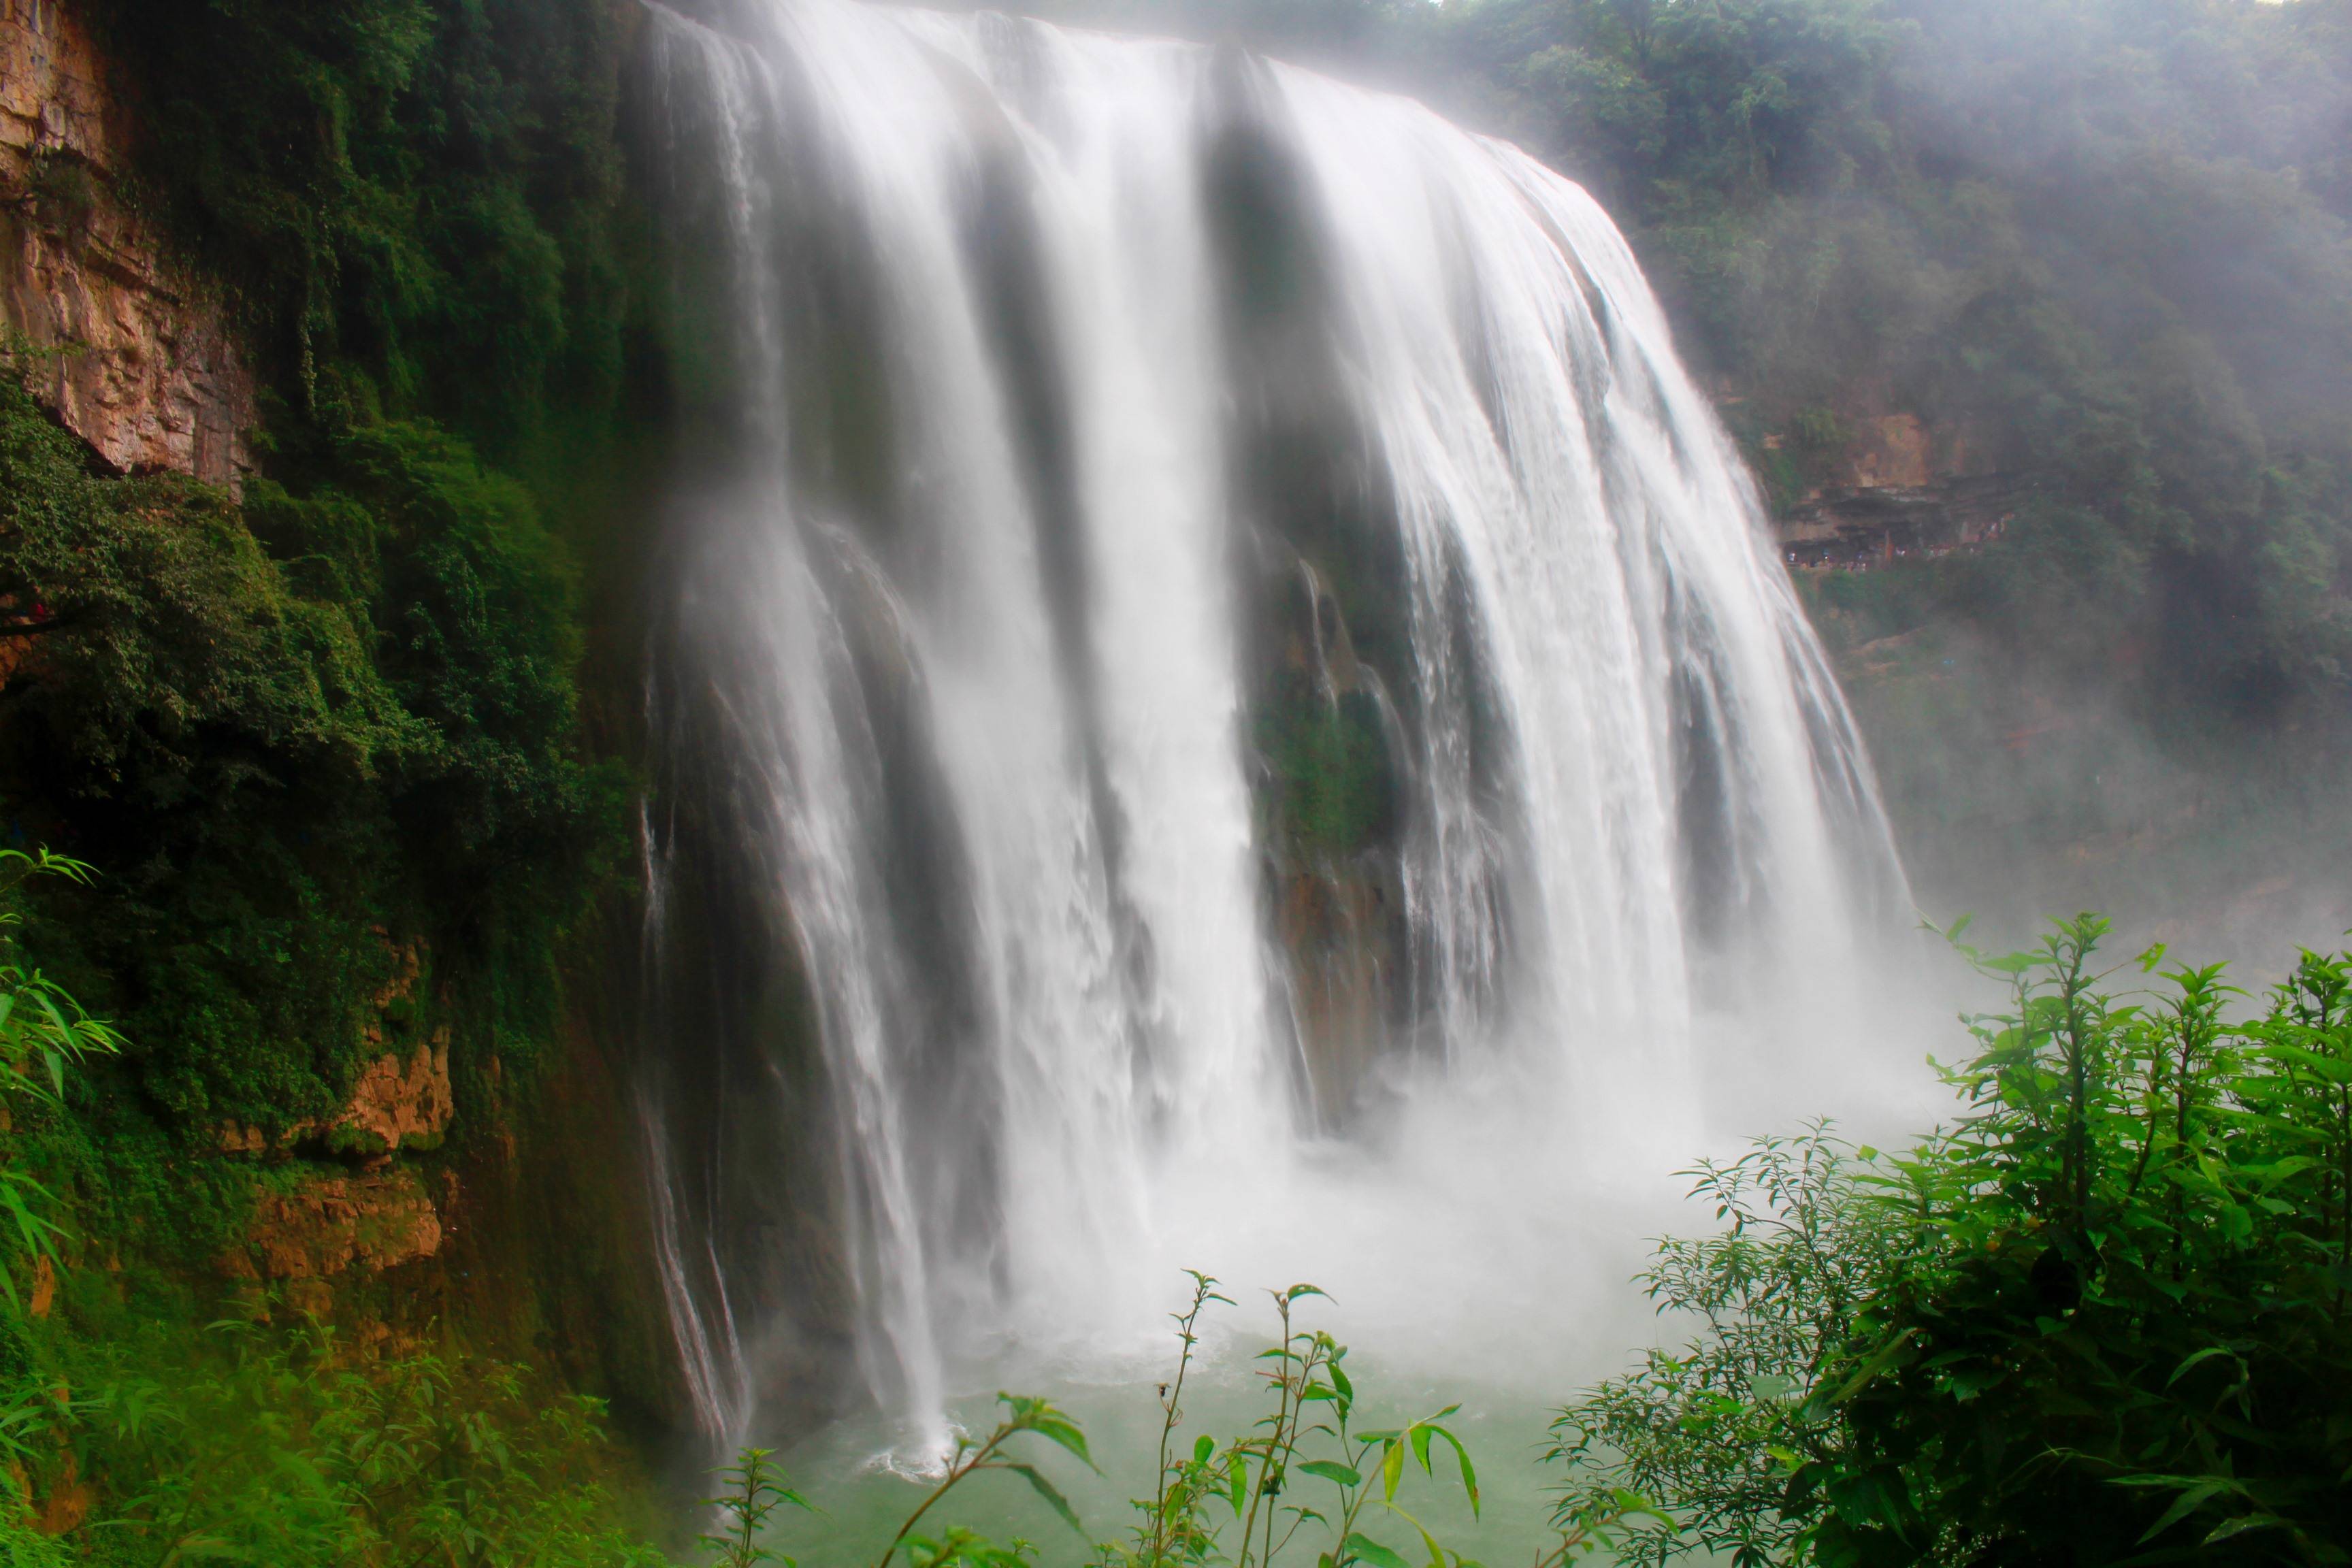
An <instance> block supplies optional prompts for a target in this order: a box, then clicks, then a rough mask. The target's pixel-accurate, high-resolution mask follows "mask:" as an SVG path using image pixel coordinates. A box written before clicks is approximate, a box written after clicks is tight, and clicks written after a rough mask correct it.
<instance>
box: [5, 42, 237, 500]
mask: <svg viewBox="0 0 2352 1568" xmlns="http://www.w3.org/2000/svg"><path fill="white" fill-rule="evenodd" d="M125 143H126V127H125V126H124V125H123V124H122V122H121V112H120V110H118V108H117V106H116V105H115V104H114V103H113V102H112V100H110V98H109V96H108V93H107V91H106V88H105V84H104V80H103V77H102V75H101V72H100V65H99V60H98V57H97V55H96V53H95V52H94V50H93V49H92V47H91V44H90V40H89V34H88V33H87V31H85V30H84V28H83V27H82V26H81V25H80V23H79V19H78V17H77V16H76V15H75V14H74V12H73V11H72V10H70V9H69V8H68V7H67V6H66V5H64V4H62V3H61V0H0V315H5V321H6V325H7V327H8V329H9V330H10V331H11V332H13V333H15V334H16V335H18V336H20V337H21V338H23V339H24V340H26V342H28V343H29V344H30V345H31V346H32V347H33V348H34V349H36V350H56V351H58V352H56V353H47V354H40V355H39V356H38V357H37V359H36V361H35V364H34V371H33V374H32V376H31V381H32V384H33V389H34V392H35V394H36V395H37V396H38V397H39V398H40V399H41V401H42V402H43V403H44V404H46V405H47V406H48V407H49V408H50V409H52V410H53V411H54V412H55V413H56V414H57V416H58V419H59V420H60V421H61V422H62V423H63V424H64V425H65V426H66V427H67V428H68V429H69V430H71V431H72V432H73V433H74V434H75V435H77V436H79V437H81V438H82V439H83V440H84V441H86V442H88V443H89V446H90V447H91V448H92V449H93V450H95V451H96V452H97V453H98V454H99V455H100V457H101V458H104V459H105V460H106V461H107V462H108V463H109V464H110V465H111V466H112V467H113V468H116V469H118V470H120V471H121V472H124V473H132V472H145V471H152V470H159V469H171V470H175V471H177V472H181V473H186V474H194V475H195V476H196V477H197V478H199V479H208V480H211V481H213V482H215V483H219V484H226V485H231V486H234V485H235V484H236V481H237V476H238V475H239V473H240V472H241V471H242V470H243V468H244V466H245V456H246V455H245V447H244V438H243V432H244V431H245V430H246V428H247V426H250V425H251V424H252V422H253V404H254V389H253V383H252V379H251V377H250V376H249V375H248V374H247V371H246V368H245V365H244V363H243V362H242V360H241V359H240V358H239V356H238V354H237V352H236V345H235V343H234V342H233V341H232V339H231V336H230V334H229V331H228V330H227V323H226V319H225V316H224V313H223V310H222V309H221V307H220V304H219V302H218V301H217V300H214V299H212V298H209V297H207V296H206V295H205V293H204V292H203V291H202V290H199V289H196V288H194V286H193V285H192V284H191V283H190V282H189V281H188V280H187V279H184V278H183V277H182V276H181V275H180V274H179V273H178V272H177V271H176V269H174V268H172V267H170V266H169V265H168V264H167V263H166V262H165V261H164V260H163V246H162V241H161V236H160V235H159V234H158V233H157V232H156V230H155V227H154V226H153V225H152V223H151V222H149V221H147V220H145V219H142V218H141V217H140V216H137V215H136V214H134V213H133V212H132V211H131V209H130V207H129V206H128V205H126V204H125V203H124V202H123V201H122V200H121V197H120V195H118V193H117V188H116V187H117V184H118V181H119V178H120V176H121V168H122V163H121V157H122V153H123V149H124V146H125Z"/></svg>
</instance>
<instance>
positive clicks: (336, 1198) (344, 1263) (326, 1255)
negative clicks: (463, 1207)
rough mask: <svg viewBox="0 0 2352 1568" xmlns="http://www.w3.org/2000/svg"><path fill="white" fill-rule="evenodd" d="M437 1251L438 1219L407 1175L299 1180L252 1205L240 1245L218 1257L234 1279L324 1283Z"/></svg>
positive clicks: (413, 1178) (430, 1202)
mask: <svg viewBox="0 0 2352 1568" xmlns="http://www.w3.org/2000/svg"><path fill="white" fill-rule="evenodd" d="M440 1250H441V1215H440V1211H439V1210H437V1209H436V1208H435V1207H434V1205H433V1198H432V1194H429V1193H427V1192H426V1191H425V1184H424V1182H423V1181H421V1180H420V1179H419V1178H418V1177H417V1176H416V1174H415V1173H414V1172H411V1171H407V1170H400V1169H394V1170H388V1171H372V1172H369V1173H364V1174H362V1175H353V1176H329V1175H319V1174H306V1175H304V1176H303V1177H302V1178H301V1179H300V1180H299V1182H298V1183H297V1184H295V1185H294V1186H293V1187H291V1188H290V1189H289V1190H286V1191H283V1192H276V1193H269V1194H265V1195H264V1196H263V1197H262V1198H261V1200H260V1201H259V1202H258V1203H257V1204H256V1205H254V1211H253V1223H252V1224H251V1225H250V1226H248V1227H247V1231H246V1237H245V1241H244V1243H243V1244H242V1245H241V1246H240V1247H236V1248H235V1249H233V1250H232V1251H231V1252H230V1253H229V1254H228V1255H227V1256H226V1258H222V1259H221V1272H223V1273H224V1274H226V1275H228V1276H229V1277H230V1278H232V1279H278V1280H290V1279H329V1278H331V1277H332V1276H334V1275H337V1274H341V1273H342V1272H344V1271H345V1270H347V1269H351V1268H362V1269H368V1270H377V1269H384V1268H393V1267H394V1266H395V1265H398V1264H402V1263H407V1262H411V1261H413V1260H415V1259H416V1258H430V1257H432V1256H433V1255H434V1254H435V1253H436V1252H439V1251H440Z"/></svg>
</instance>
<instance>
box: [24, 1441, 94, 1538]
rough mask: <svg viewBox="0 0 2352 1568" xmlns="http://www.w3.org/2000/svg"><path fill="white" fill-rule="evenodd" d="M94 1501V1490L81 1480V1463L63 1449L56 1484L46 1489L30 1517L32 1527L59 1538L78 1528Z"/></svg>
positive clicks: (72, 1453)
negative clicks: (39, 1504) (38, 1505)
mask: <svg viewBox="0 0 2352 1568" xmlns="http://www.w3.org/2000/svg"><path fill="white" fill-rule="evenodd" d="M97 1501H98V1492H97V1489H95V1488H93V1487H92V1486H91V1485H90V1484H89V1482H88V1481H86V1480H84V1479H82V1475H81V1461H80V1460H79V1459H78V1458H75V1457H74V1451H73V1450H72V1449H71V1448H67V1449H66V1450H65V1451H64V1455H63V1458H60V1459H59V1461H58V1479H57V1484H56V1485H54V1486H52V1487H50V1488H49V1490H48V1495H47V1496H46V1497H44V1498H42V1499H41V1506H40V1508H39V1509H38V1510H37V1511H36V1512H35V1513H34V1515H33V1528H34V1529H36V1530H37V1531H40V1532H41V1533H42V1534H43V1535H63V1534H65V1533H66V1531H69V1530H77V1529H79V1528H80V1526H81V1522H82V1521H84V1520H86V1519H88V1518H89V1510H90V1509H91V1507H92V1506H93V1505H95V1504H96V1503H97Z"/></svg>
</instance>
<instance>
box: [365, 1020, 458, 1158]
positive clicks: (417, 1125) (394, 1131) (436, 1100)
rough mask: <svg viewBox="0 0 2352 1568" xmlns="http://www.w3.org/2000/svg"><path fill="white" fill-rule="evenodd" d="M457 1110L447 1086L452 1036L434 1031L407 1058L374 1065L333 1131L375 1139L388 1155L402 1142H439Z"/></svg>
mask: <svg viewBox="0 0 2352 1568" xmlns="http://www.w3.org/2000/svg"><path fill="white" fill-rule="evenodd" d="M456 1114H457V1098H456V1096H455V1095H454V1094H453V1093H452V1092H451V1091H450V1088H449V1036H448V1032H447V1031H446V1030H436V1032H435V1034H434V1037H433V1038H432V1040H430V1041H429V1042H427V1043H425V1044H423V1045H420V1046H418V1047H416V1049H415V1053H414V1054H412V1055H411V1056H409V1057H408V1058H406V1059H403V1058H400V1057H399V1056H397V1055H393V1056H383V1057H378V1058H376V1059H375V1060H373V1061H372V1062H370V1063H369V1064H368V1065H367V1067H366V1068H365V1069H364V1070H362V1072H361V1074H360V1080H359V1082H358V1083H357V1084H355V1085H354V1086H352V1099H351V1103H350V1105H349V1106H347V1107H346V1108H345V1109H344V1111H343V1113H342V1115H341V1117H339V1118H337V1119H336V1121H335V1129H336V1131H352V1132H356V1133H360V1134H362V1135H364V1136H366V1137H368V1138H372V1139H374V1140H377V1141H379V1142H382V1144H383V1149H384V1152H391V1151H393V1150H395V1149H398V1148H400V1147H401V1146H402V1145H403V1144H407V1145H411V1146H415V1145H429V1144H431V1143H435V1142H439V1140H440V1137H441V1134H442V1132H443V1131H445V1130H446V1129H447V1127H448V1125H449V1119H450V1118H451V1117H452V1116H454V1115H456Z"/></svg>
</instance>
